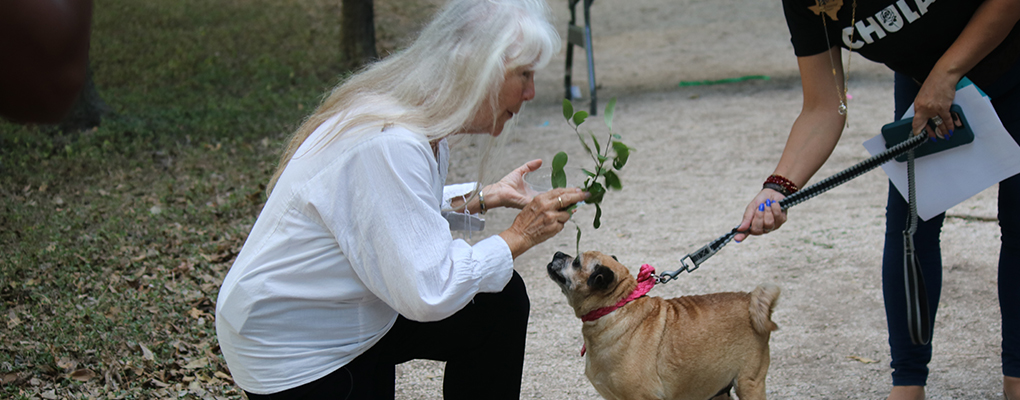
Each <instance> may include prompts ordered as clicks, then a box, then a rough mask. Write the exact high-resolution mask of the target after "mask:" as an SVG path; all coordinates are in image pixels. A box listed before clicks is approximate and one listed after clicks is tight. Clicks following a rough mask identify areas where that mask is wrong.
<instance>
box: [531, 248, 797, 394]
mask: <svg viewBox="0 0 1020 400" xmlns="http://www.w3.org/2000/svg"><path fill="white" fill-rule="evenodd" d="M547 269H548V272H549V277H550V278H552V280H554V281H556V283H557V284H559V286H560V288H561V289H562V290H563V293H564V294H565V295H566V296H567V301H568V303H569V304H570V306H571V307H573V308H574V314H576V315H577V316H578V317H580V318H582V321H586V322H584V324H583V327H582V328H581V333H582V334H583V336H584V344H585V346H586V348H587V357H586V359H585V375H586V376H587V377H588V380H589V381H591V383H592V385H594V386H595V390H597V391H598V392H599V394H601V395H602V397H605V398H606V399H608V400H616V399H670V400H707V399H710V398H714V396H719V397H715V398H721V399H725V398H729V389H730V387H736V394H737V397H739V398H740V399H741V400H759V399H765V374H766V372H768V368H769V335H770V332H772V331H773V330H776V329H778V327H777V326H776V324H775V323H773V322H772V320H771V314H772V308H773V307H774V306H775V304H776V299H777V298H778V297H779V288H778V287H776V286H774V285H761V286H758V287H757V288H755V289H754V291H752V292H751V293H743V292H740V293H715V294H708V295H701V296H684V297H678V298H674V299H668V300H667V299H663V298H660V297H648V296H642V295H643V292H647V291H648V289H650V288H651V286H652V285H654V278H650V279H652V281H651V282H649V281H648V279H649V277H648V275H649V273H650V271H645V268H642V274H639V276H640V277H641V278H642V282H638V280H636V279H635V278H634V277H633V276H631V273H630V271H629V270H628V269H627V268H626V267H624V266H623V265H621V264H620V263H619V262H617V261H616V259H615V258H613V257H610V256H607V255H605V254H602V253H599V252H595V251H589V252H585V253H584V254H583V255H582V256H581V257H578V258H577V259H574V258H571V257H570V256H569V255H567V254H563V253H560V252H557V253H556V255H555V256H554V257H553V260H552V262H551V263H549V265H548V267H547ZM648 269H650V267H649V268H648ZM642 291H643V292H642ZM629 296H630V297H638V296H640V297H638V298H637V299H636V300H633V301H630V302H626V300H628V297H629ZM620 303H625V304H623V305H622V306H620ZM614 307H615V308H614Z"/></svg>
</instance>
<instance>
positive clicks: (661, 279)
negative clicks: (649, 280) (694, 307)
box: [655, 254, 699, 284]
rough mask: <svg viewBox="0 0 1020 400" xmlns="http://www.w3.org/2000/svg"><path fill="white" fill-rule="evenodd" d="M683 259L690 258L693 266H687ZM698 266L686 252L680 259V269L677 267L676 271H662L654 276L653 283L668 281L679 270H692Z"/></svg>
mask: <svg viewBox="0 0 1020 400" xmlns="http://www.w3.org/2000/svg"><path fill="white" fill-rule="evenodd" d="M684 260H691V264H692V265H694V267H693V268H692V267H690V266H688V265H687V263H685V262H684ZM698 266H699V265H698V264H696V263H694V259H693V258H691V255H690V254H688V255H686V256H684V257H683V258H681V259H680V269H677V270H676V271H673V272H669V271H663V272H662V273H661V274H659V275H656V276H655V283H656V284H660V283H666V282H669V281H671V280H674V279H676V277H677V275H680V273H681V272H684V271H687V272H693V271H694V270H696V269H698Z"/></svg>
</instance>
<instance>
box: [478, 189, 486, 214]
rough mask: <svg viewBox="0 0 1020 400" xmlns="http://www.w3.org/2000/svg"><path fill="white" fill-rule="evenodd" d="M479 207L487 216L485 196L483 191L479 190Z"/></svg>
mask: <svg viewBox="0 0 1020 400" xmlns="http://www.w3.org/2000/svg"><path fill="white" fill-rule="evenodd" d="M478 207H479V208H480V209H481V211H480V212H481V214H482V215H485V211H486V209H485V195H484V194H482V189H478Z"/></svg>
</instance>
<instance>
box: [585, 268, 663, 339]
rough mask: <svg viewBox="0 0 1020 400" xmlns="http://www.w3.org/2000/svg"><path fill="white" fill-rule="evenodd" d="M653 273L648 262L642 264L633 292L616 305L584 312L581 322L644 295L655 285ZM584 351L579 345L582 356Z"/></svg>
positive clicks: (593, 318)
mask: <svg viewBox="0 0 1020 400" xmlns="http://www.w3.org/2000/svg"><path fill="white" fill-rule="evenodd" d="M653 275H655V268H654V267H652V266H651V265H648V264H645V265H642V266H641V271H640V272H638V276H637V287H636V288H634V291H633V292H630V295H628V296H627V297H626V298H624V299H623V300H620V302H619V303H616V305H613V306H610V307H602V308H600V309H597V310H595V311H592V312H590V313H587V314H585V315H584V316H582V317H581V322H588V321H594V320H597V319H599V318H602V317H604V316H606V315H608V314H609V313H611V312H613V311H616V309H618V308H620V307H623V306H624V305H626V304H627V303H630V302H632V301H634V300H637V299H638V298H639V297H641V296H644V295H645V294H647V293H648V292H649V291H651V290H652V287H654V286H655V277H654V276H653ZM585 351H586V346H584V345H582V346H581V355H582V356H584V353H585Z"/></svg>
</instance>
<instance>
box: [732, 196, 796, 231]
mask: <svg viewBox="0 0 1020 400" xmlns="http://www.w3.org/2000/svg"><path fill="white" fill-rule="evenodd" d="M783 198H785V196H783V195H782V194H781V193H779V192H777V191H775V190H772V189H762V190H761V192H759V193H758V195H757V196H755V197H754V200H751V203H750V204H748V205H747V208H746V209H745V210H744V219H743V220H742V221H740V225H738V226H737V230H738V231H741V232H744V233H738V234H737V236H734V237H733V240H735V241H737V242H742V241H744V239H746V238H747V237H748V236H749V235H763V234H766V233H769V232H772V231H774V230H776V229H779V227H780V226H783V224H784V223H786V211H783V208H782V207H780V206H779V201H780V200H782V199H783Z"/></svg>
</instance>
